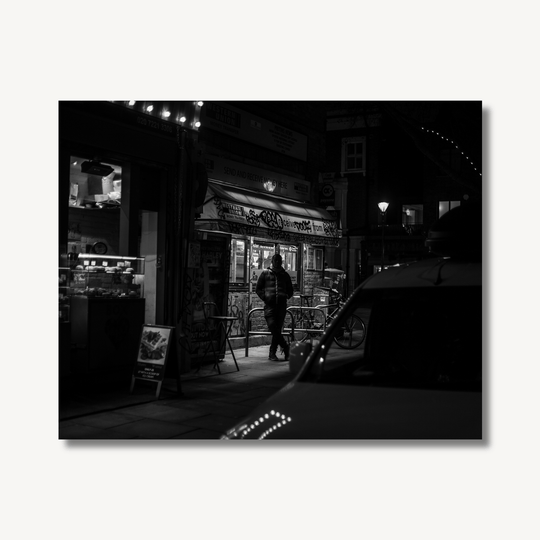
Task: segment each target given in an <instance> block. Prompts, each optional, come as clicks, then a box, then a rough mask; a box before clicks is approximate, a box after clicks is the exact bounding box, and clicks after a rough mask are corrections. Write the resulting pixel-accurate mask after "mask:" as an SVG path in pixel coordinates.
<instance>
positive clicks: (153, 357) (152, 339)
mask: <svg viewBox="0 0 540 540" xmlns="http://www.w3.org/2000/svg"><path fill="white" fill-rule="evenodd" d="M173 330H174V327H172V326H157V325H154V324H144V325H143V327H142V331H141V339H140V342H139V349H138V354H137V362H136V364H135V367H134V368H133V373H132V375H131V387H130V389H129V392H130V393H131V392H133V387H134V386H135V379H141V380H145V381H152V382H155V383H157V389H156V398H159V393H160V392H161V385H162V383H163V378H164V377H165V366H166V364H167V358H168V356H169V349H170V346H171V342H172V338H173Z"/></svg>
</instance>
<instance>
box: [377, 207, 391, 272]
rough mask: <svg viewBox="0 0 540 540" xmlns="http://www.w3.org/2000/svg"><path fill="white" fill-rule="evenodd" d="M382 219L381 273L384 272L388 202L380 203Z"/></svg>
mask: <svg viewBox="0 0 540 540" xmlns="http://www.w3.org/2000/svg"><path fill="white" fill-rule="evenodd" d="M378 206H379V210H380V211H381V217H382V256H381V272H382V271H383V270H384V228H385V226H386V210H388V206H389V205H388V203H387V202H380V203H379V204H378Z"/></svg>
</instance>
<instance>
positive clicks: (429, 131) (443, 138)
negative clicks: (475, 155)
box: [422, 127, 482, 176]
mask: <svg viewBox="0 0 540 540" xmlns="http://www.w3.org/2000/svg"><path fill="white" fill-rule="evenodd" d="M422 131H425V132H426V133H432V134H433V135H435V136H438V137H440V138H441V139H442V140H443V141H448V142H449V143H451V144H453V145H455V147H456V148H457V149H458V150H459V151H460V152H461V154H462V155H463V156H464V157H465V159H466V160H467V161H468V162H469V164H470V165H471V166H472V168H473V169H474V170H475V171H477V172H478V170H477V167H475V166H474V163H473V161H472V160H471V159H470V158H469V156H466V155H465V151H464V150H462V149H461V147H460V145H459V144H457V143H456V142H454V141H453V140H452V139H451V138H448V137H446V136H445V135H444V134H442V133H439V132H438V131H436V130H434V129H426V128H425V127H422ZM478 174H479V175H480V176H482V173H481V172H478Z"/></svg>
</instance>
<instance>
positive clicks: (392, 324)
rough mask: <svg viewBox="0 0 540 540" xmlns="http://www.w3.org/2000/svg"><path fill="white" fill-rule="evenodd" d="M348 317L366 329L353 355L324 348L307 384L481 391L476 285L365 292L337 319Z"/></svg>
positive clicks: (330, 344) (479, 306)
mask: <svg viewBox="0 0 540 540" xmlns="http://www.w3.org/2000/svg"><path fill="white" fill-rule="evenodd" d="M351 312H354V313H356V314H357V315H358V316H359V317H360V318H362V319H363V321H364V323H365V324H366V326H367V333H366V339H365V340H364V342H363V343H362V344H361V346H360V347H359V348H358V349H353V350H345V349H341V348H340V347H338V346H337V345H336V343H335V342H334V341H333V339H332V340H328V341H327V342H325V343H326V346H327V350H328V353H327V354H326V356H325V359H324V362H322V363H320V362H317V363H315V364H314V365H313V367H312V369H311V372H310V380H312V381H316V382H319V383H335V384H355V385H356V384H360V385H362V384H365V385H376V386H395V387H416V388H418V387H426V388H427V387H429V388H433V387H436V388H444V389H449V390H450V389H456V390H481V380H482V290H481V287H459V288H457V287H444V288H443V287H441V288H432V287H425V288H407V289H372V290H365V291H362V294H360V295H359V296H358V301H357V302H356V303H355V304H354V305H352V306H351V307H350V309H349V310H348V312H347V313H346V312H343V315H342V316H347V314H348V313H351ZM337 322H338V321H336V323H337ZM332 332H333V334H334V335H335V334H336V332H339V325H338V324H336V325H335V327H334V326H333V327H332Z"/></svg>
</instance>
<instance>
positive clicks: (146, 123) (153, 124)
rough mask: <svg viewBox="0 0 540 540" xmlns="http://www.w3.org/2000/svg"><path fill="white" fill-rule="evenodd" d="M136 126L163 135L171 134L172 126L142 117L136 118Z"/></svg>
mask: <svg viewBox="0 0 540 540" xmlns="http://www.w3.org/2000/svg"><path fill="white" fill-rule="evenodd" d="M137 125H139V126H143V127H146V128H150V129H153V130H156V131H161V132H164V133H172V132H173V126H171V125H170V124H166V123H164V122H158V121H157V120H153V119H152V118H146V117H144V116H137Z"/></svg>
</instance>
